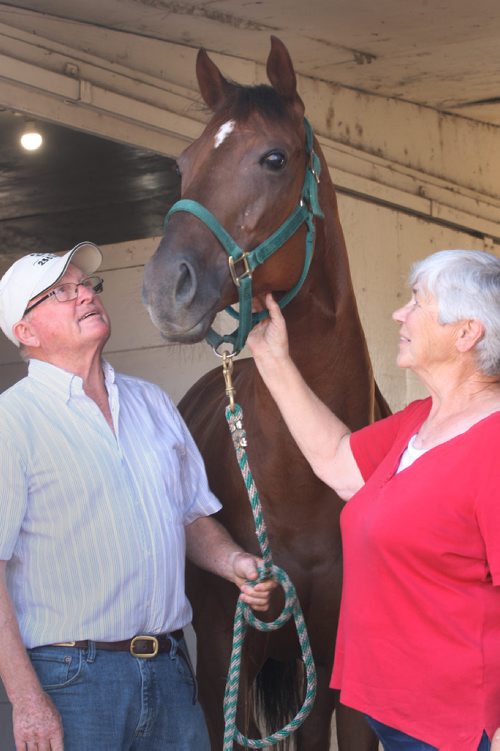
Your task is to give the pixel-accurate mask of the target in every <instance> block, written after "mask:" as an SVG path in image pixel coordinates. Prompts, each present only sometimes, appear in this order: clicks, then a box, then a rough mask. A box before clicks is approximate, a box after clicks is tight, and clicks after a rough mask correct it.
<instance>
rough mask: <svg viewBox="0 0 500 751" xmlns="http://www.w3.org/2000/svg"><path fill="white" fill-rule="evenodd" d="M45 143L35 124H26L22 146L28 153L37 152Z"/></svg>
mask: <svg viewBox="0 0 500 751" xmlns="http://www.w3.org/2000/svg"><path fill="white" fill-rule="evenodd" d="M42 143H43V138H42V135H41V133H40V132H39V130H38V128H37V127H36V125H35V123H26V127H25V128H24V130H23V134H22V136H21V146H22V147H23V149H26V151H36V149H39V148H40V146H41V145H42Z"/></svg>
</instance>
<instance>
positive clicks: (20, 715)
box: [12, 691, 64, 751]
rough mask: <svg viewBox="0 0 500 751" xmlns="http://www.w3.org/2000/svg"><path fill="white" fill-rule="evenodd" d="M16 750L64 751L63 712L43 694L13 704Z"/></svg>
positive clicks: (24, 698) (31, 695) (30, 696)
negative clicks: (61, 716)
mask: <svg viewBox="0 0 500 751" xmlns="http://www.w3.org/2000/svg"><path fill="white" fill-rule="evenodd" d="M12 724H13V728H14V741H15V744H16V751H63V750H64V744H63V728H62V723H61V718H60V716H59V712H58V711H57V709H56V708H55V706H54V704H53V703H52V701H51V699H50V698H49V696H48V695H47V694H46V693H44V692H43V691H41V692H40V693H37V694H35V695H33V694H30V695H29V696H26V697H23V698H22V699H20V700H18V701H16V702H15V703H14V704H13V705H12Z"/></svg>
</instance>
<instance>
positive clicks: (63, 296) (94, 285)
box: [23, 276, 104, 315]
mask: <svg viewBox="0 0 500 751" xmlns="http://www.w3.org/2000/svg"><path fill="white" fill-rule="evenodd" d="M103 286H104V281H103V280H102V279H101V277H100V276H88V277H86V279H82V281H81V282H78V284H77V283H76V282H65V284H60V285H59V287H55V288H54V289H52V290H50V292H47V294H46V295H44V296H43V297H41V298H40V299H39V300H37V301H36V302H35V303H33V305H30V306H29V307H27V308H26V310H25V311H24V314H23V315H26V313H29V312H30V311H32V310H33V308H36V306H37V305H40V303H41V302H45V300H48V299H49V297H54V298H55V299H56V300H57V301H58V302H69V301H70V300H75V299H76V298H77V297H78V287H84V288H85V289H88V290H91V291H92V292H94V293H95V294H96V295H100V294H101V292H102V290H103Z"/></svg>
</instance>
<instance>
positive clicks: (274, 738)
mask: <svg viewBox="0 0 500 751" xmlns="http://www.w3.org/2000/svg"><path fill="white" fill-rule="evenodd" d="M226 420H227V422H228V425H229V430H230V432H231V438H232V440H233V444H234V448H235V451H236V457H237V460H238V464H239V467H240V471H241V474H242V476H243V480H244V483H245V487H246V489H247V492H248V498H249V500H250V505H251V508H252V514H253V518H254V522H255V531H256V534H257V539H258V541H259V546H260V549H261V553H262V558H263V560H264V566H263V568H262V569H260V570H259V577H258V579H257V580H256V581H254V582H250V583H253V584H256V583H258V582H259V581H263V580H264V579H273V580H274V581H277V582H278V583H279V584H280V585H281V587H282V588H283V591H284V595H285V604H284V607H283V610H282V612H281V614H280V615H279V616H278V618H276V619H275V620H274V621H270V622H266V621H261V620H260V619H259V618H257V617H256V616H255V614H254V613H253V611H252V609H251V608H250V606H249V605H246V604H245V603H244V602H241V600H238V604H237V606H236V613H235V617H234V629H233V644H232V650H231V660H230V666H229V675H228V679H227V682H226V690H225V695H224V721H225V731H224V748H223V751H232V749H233V741H237V742H238V743H239V744H240V745H241V746H245V747H247V748H265V747H266V746H272V745H276V744H277V743H280V741H283V740H285V739H286V738H288V737H289V736H290V735H291V734H292V733H293V732H295V730H297V729H298V728H299V727H300V726H301V725H302V723H303V722H304V720H305V719H306V717H307V716H308V715H309V713H310V711H311V709H312V707H313V704H314V699H315V697H316V669H315V666H314V659H313V655H312V651H311V646H310V644H309V637H308V634H307V628H306V624H305V621H304V616H303V614H302V608H301V607H300V603H299V600H298V597H297V593H296V591H295V587H294V586H293V584H292V582H291V581H290V579H289V577H288V575H287V574H286V573H285V571H283V569H281V568H279V567H278V566H275V565H274V563H273V560H272V555H271V549H270V546H269V538H268V535H267V529H266V524H265V521H264V517H263V514H262V506H261V503H260V497H259V493H258V491H257V488H256V486H255V483H254V480H253V477H252V473H251V471H250V467H249V465H248V457H247V453H246V446H247V439H246V433H245V430H244V429H243V410H242V409H241V407H240V405H239V404H234V405H231V406H228V407H227V408H226ZM292 616H293V618H294V621H295V627H296V629H297V636H298V639H299V644H300V647H301V651H302V658H303V662H304V666H305V671H306V692H305V697H304V702H303V705H302V707H301V709H300V710H299V712H298V713H297V714H296V716H295V717H294V718H293V719H292V720H291V721H290V722H289V723H288V724H287V725H286V726H285V727H284V728H282V729H281V730H277V731H276V732H274V733H272V735H269V736H267V737H266V738H262V739H253V738H247V737H246V736H244V735H243V734H242V733H240V731H239V730H238V728H237V727H236V712H237V707H238V690H239V679H240V670H241V651H242V648H243V643H244V640H245V635H246V631H247V627H248V626H252V627H253V628H255V629H257V630H259V631H265V632H269V631H276V630H277V629H278V628H281V627H282V626H284V624H285V623H286V622H287V621H288V620H289V619H290V618H291V617H292Z"/></svg>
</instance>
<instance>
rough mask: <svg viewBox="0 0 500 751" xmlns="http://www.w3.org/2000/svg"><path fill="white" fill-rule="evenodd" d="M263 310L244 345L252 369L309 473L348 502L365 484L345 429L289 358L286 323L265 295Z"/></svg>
mask: <svg viewBox="0 0 500 751" xmlns="http://www.w3.org/2000/svg"><path fill="white" fill-rule="evenodd" d="M266 305H267V308H268V310H269V318H267V319H266V320H264V321H262V322H261V323H260V324H258V326H256V327H255V328H254V329H253V331H252V332H251V333H250V335H249V337H248V340H247V344H248V347H249V349H250V351H251V353H252V355H253V358H254V360H255V364H256V366H257V368H258V370H259V373H260V375H261V376H262V379H263V380H264V383H265V384H266V386H267V387H268V389H269V391H270V392H271V395H272V396H273V398H274V400H275V402H276V404H277V406H278V408H279V410H280V412H281V414H282V415H283V419H284V420H285V422H286V424H287V426H288V428H289V430H290V432H291V434H292V436H293V437H294V439H295V441H296V443H297V445H298V447H299V448H300V450H301V451H302V453H303V454H304V456H305V457H306V459H307V461H308V462H309V464H310V465H311V467H312V469H313V471H314V473H315V474H316V475H317V476H318V477H319V478H320V479H321V480H323V482H325V483H326V484H327V485H329V486H330V487H331V488H333V490H335V491H336V493H337V494H338V495H339V496H340V497H341V498H343V499H344V500H349V498H351V496H353V495H354V493H356V492H357V491H358V490H359V489H360V488H361V487H362V486H363V485H364V480H363V477H362V475H361V472H360V471H359V468H358V465H357V464H356V460H355V459H354V456H353V453H352V451H351V446H350V441H349V436H350V430H349V428H348V427H347V426H346V425H345V424H344V423H343V422H342V421H341V420H339V419H338V417H336V416H335V415H334V414H333V412H331V410H330V409H329V408H328V407H327V406H326V405H325V404H324V403H323V402H322V401H321V400H320V399H318V397H317V396H316V394H314V392H313V391H312V390H311V389H310V388H309V386H308V385H307V384H306V382H305V381H304V379H303V378H302V375H301V374H300V372H299V370H298V369H297V367H296V365H295V364H294V362H293V360H292V359H291V357H290V353H289V350H288V335H287V331H286V324H285V320H284V318H283V315H282V313H281V310H280V307H279V305H278V304H277V303H276V302H275V300H274V299H273V297H272V295H267V296H266Z"/></svg>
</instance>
